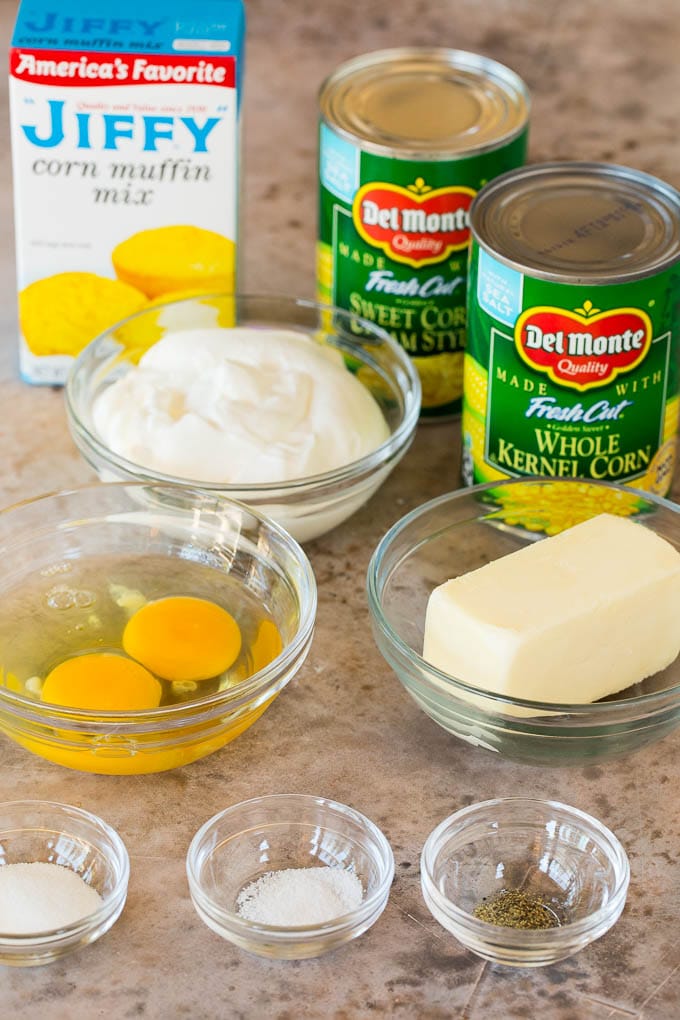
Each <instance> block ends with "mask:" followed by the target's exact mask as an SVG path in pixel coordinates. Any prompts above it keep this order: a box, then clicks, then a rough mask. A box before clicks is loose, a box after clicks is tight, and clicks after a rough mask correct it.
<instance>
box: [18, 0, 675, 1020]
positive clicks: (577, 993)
mask: <svg viewBox="0 0 680 1020" xmlns="http://www.w3.org/2000/svg"><path fill="white" fill-rule="evenodd" d="M247 7H248V15H249V31H248V66H247V96H246V102H245V120H244V145H245V158H244V175H243V180H244V194H243V197H244V201H243V215H242V226H243V234H244V243H243V273H242V283H243V289H245V290H249V291H274V292H285V293H295V294H299V295H309V296H311V295H312V294H313V291H314V276H313V273H314V269H313V240H314V236H315V229H316V228H315V218H316V183H315V174H316V168H315V147H316V142H315V138H316V134H315V132H316V126H315V122H316V92H317V88H318V85H319V83H320V82H321V80H322V79H323V78H324V76H325V75H326V74H327V73H328V72H329V71H330V70H332V69H333V68H334V67H335V66H336V65H337V64H338V63H339V62H340V61H341V60H343V59H345V58H348V57H350V56H352V55H355V54H358V53H361V52H363V51H366V50H371V49H376V48H381V47H384V46H395V45H402V44H405V43H424V44H427V43H432V44H446V45H450V46H454V47H459V48H463V49H470V50H474V51H478V52H480V53H484V54H487V55H489V56H492V57H495V58H497V59H500V60H501V61H503V62H505V63H507V64H510V65H511V66H513V67H514V68H515V69H516V70H517V71H518V72H519V73H520V74H521V75H522V76H523V77H524V78H525V79H526V81H527V82H528V84H529V86H530V88H531V90H532V92H533V96H534V109H533V127H532V134H531V142H530V158H531V160H532V161H539V160H546V159H553V158H555V159H563V158H564V159H571V158H584V159H606V160H612V161H618V162H623V163H628V164H630V165H632V166H634V167H638V168H640V169H643V170H647V171H651V172H653V173H656V174H658V175H659V176H661V177H664V178H666V179H667V180H669V181H670V182H671V183H673V184H675V185H676V186H678V185H680V131H679V126H680V101H679V99H678V97H679V96H680V62H679V61H678V53H679V52H680V33H679V32H678V28H677V25H678V13H679V12H678V3H677V0H650V2H648V3H644V4H643V3H640V2H639V0H637V2H636V0H613V2H611V3H600V4H598V3H593V2H591V0H571V2H570V3H563V2H556V0H486V2H485V3H483V4H482V3H479V2H476V0H457V2H456V3H453V0H429V2H427V3H426V2H423V0H412V2H409V3H407V2H406V0H372V2H371V3H370V4H356V3H349V2H347V0H345V2H341V0H325V2H322V3H317V4H313V3H311V2H309V0H250V2H248V4H247ZM15 8H16V5H15V3H14V0H0V38H1V39H2V45H3V48H5V47H6V45H7V41H8V38H9V34H10V29H11V23H12V21H13V17H14V12H15ZM1 90H2V94H3V95H2V100H1V101H0V118H1V120H0V132H1V137H2V141H3V144H2V146H1V147H0V216H1V221H0V222H1V224H2V230H1V231H0V259H1V261H0V270H1V271H0V338H1V345H0V407H1V408H2V413H1V414H0V454H1V456H0V504H3V505H4V504H8V503H10V502H12V501H14V500H18V499H22V498H25V497H29V496H33V495H37V494H39V493H41V492H44V491H46V490H49V489H55V488H63V487H68V486H71V485H73V484H76V483H79V482H83V481H86V480H89V479H90V478H91V477H92V476H91V474H90V471H89V469H88V468H87V467H86V466H85V465H84V464H83V463H82V462H81V461H80V460H79V458H78V455H77V454H76V451H75V449H74V447H73V445H72V443H71V440H70V438H69V436H68V433H67V429H66V423H65V418H64V411H63V403H62V394H61V392H59V391H54V390H50V389H35V388H30V387H28V386H26V385H24V384H22V383H20V382H19V381H18V379H17V371H16V354H15V328H16V314H15V303H14V298H15V295H14V277H13V251H12V247H11V244H12V236H11V182H10V154H9V144H8V132H7V119H6V97H5V93H6V85H5V82H4V81H3V82H2V84H1ZM457 479H458V435H457V427H456V425H455V424H448V425H440V426H429V427H425V428H421V429H420V432H419V434H418V436H417V439H416V442H415V445H414V447H413V449H412V450H411V451H410V453H409V454H408V456H407V457H406V459H405V460H404V461H403V462H402V464H401V465H400V466H399V467H398V468H397V470H396V471H395V472H394V474H393V475H392V477H391V478H390V479H389V481H388V483H387V484H386V485H385V487H384V488H383V490H382V491H381V492H380V493H379V494H378V496H377V497H375V498H374V499H373V501H372V502H371V503H370V504H369V505H368V506H367V507H366V508H364V509H363V510H362V511H361V512H360V513H359V514H357V515H356V517H355V518H354V519H353V520H351V521H350V522H349V523H347V524H346V525H344V526H343V527H341V528H339V529H338V530H337V531H336V532H335V533H334V534H332V535H329V536H327V537H325V538H323V539H320V540H318V541H317V542H315V543H312V544H311V545H310V546H309V549H308V551H309V555H310V557H311V560H312V563H313V566H314V569H315V571H316V575H317V578H318V582H319V614H318V627H317V633H316V637H315V641H314V645H313V648H312V651H311V654H310V657H309V659H308V661H307V663H306V665H305V666H304V668H303V670H302V671H301V672H300V674H299V676H298V677H297V678H296V679H295V681H294V682H293V683H292V684H291V685H290V687H289V688H288V689H287V690H286V691H285V692H284V694H283V695H282V696H281V697H280V698H279V699H278V701H277V702H276V703H275V704H274V705H273V706H272V707H271V708H270V709H269V711H268V712H267V713H266V714H265V715H264V716H263V718H262V719H261V720H260V721H259V722H258V723H257V725H256V726H254V727H253V729H252V730H250V731H249V732H248V733H247V734H245V735H244V736H242V737H241V738H240V739H239V740H238V741H236V742H235V743H234V744H233V745H231V746H229V747H227V748H225V749H224V750H223V751H221V752H219V753H217V754H215V755H213V756H212V757H210V758H208V759H206V760H204V761H202V762H198V763H196V764H194V765H192V766H189V767H187V768H184V769H181V770H178V771H175V772H171V773H166V774H162V775H158V776H149V777H144V776H142V777H136V778H134V777H133V778H110V777H97V776H89V775H81V774H78V773H71V772H68V771H65V770H62V769H60V768H59V767H57V766H54V765H51V764H49V763H46V762H42V761H40V760H38V759H36V758H33V757H31V756H29V755H28V754H27V753H26V752H24V751H22V750H20V749H18V748H15V747H14V746H13V745H11V744H10V743H9V742H7V741H6V740H2V741H1V742H0V799H3V800H5V799H14V798H20V797H41V798H48V799H54V800H63V801H67V802H71V803H73V804H80V805H83V806H85V807H87V808H89V809H91V810H93V811H95V812H97V813H99V814H101V815H102V816H103V817H104V818H106V819H107V820H109V821H110V822H111V823H112V824H113V825H115V826H116V827H117V828H118V829H119V831H120V832H121V834H122V836H123V838H124V839H125V841H126V843H127V846H128V848H129V851H130V856H131V864H132V872H131V881H130V889H129V899H128V904H127V907H126V909H125V911H124V913H123V915H122V917H121V919H120V920H119V922H118V923H117V924H116V926H115V927H114V928H113V929H112V930H111V932H109V934H108V935H107V936H105V937H104V938H103V939H101V940H100V941H99V942H98V943H97V944H95V945H94V946H91V947H89V948H87V949H85V950H83V951H81V952H79V953H78V954H76V955H73V956H71V957H69V958H67V959H65V960H63V961H62V962H58V963H56V964H53V965H51V966H49V967H46V968H43V969H36V970H10V969H3V970H2V971H1V972H0V1016H2V1017H13V1018H15V1020H36V1018H40V1020H80V1018H93V1017H107V1018H110V1017H115V1018H127V1017H147V1018H154V1020H155V1018H164V1020H174V1018H188V1020H209V1018H214V1017H228V1018H231V1017H233V1018H264V1017H276V1018H280V1020H298V1018H317V1017H320V1018H324V1017H328V1018H334V1020H350V1018H364V1017H366V1018H369V1017H376V1016H385V1017H395V1018H433V1020H434V1018H437V1020H438V1018H445V1017H461V1018H466V1020H482V1018H483V1020H508V1018H526V1017H533V1016H535V1017H543V1016H545V1017H549V1018H551V1020H605V1018H614V1020H616V1018H619V1020H632V1018H638V1020H641V1018H644V1020H675V1018H677V1017H678V1016H679V1015H680V947H679V942H678V939H677V937H676V932H677V928H678V923H679V918H680V893H679V886H680V861H679V859H678V854H679V851H678V847H679V846H680V800H679V799H678V789H680V732H679V733H677V734H676V735H675V736H671V737H669V738H667V739H666V740H665V741H663V742H662V743H660V744H658V745H657V746H655V747H652V748H650V749H648V750H645V751H642V752H641V753H639V754H637V755H636V756H635V757H634V758H632V759H631V760H629V761H624V762H618V763H613V764H611V765H603V766H600V767H589V768H575V769H573V770H559V771H558V770H538V769H532V768H529V767H523V766H517V765H510V764H508V763H507V762H503V761H500V760H498V759H497V758H495V757H494V756H493V755H490V754H487V753H486V752H483V751H475V750H472V749H471V748H469V747H468V746H466V745H464V744H461V743H459V742H457V741H456V740H455V739H453V738H452V737H450V736H448V735H447V734H446V733H445V732H444V731H443V730H440V729H439V728H438V727H437V726H436V725H435V724H434V723H432V722H430V721H429V720H428V719H427V718H426V717H425V716H424V715H423V714H422V713H421V712H420V711H419V710H418V709H417V708H416V706H415V705H414V704H413V703H412V702H411V700H410V699H409V698H408V696H407V695H406V693H405V692H404V691H403V690H402V688H401V687H400V685H399V684H398V683H397V681H396V679H395V678H394V676H393V675H392V674H391V672H390V670H389V669H388V667H387V666H386V665H385V663H384V662H383V661H382V659H381V657H380V655H379V654H378V652H377V650H376V649H375V647H374V644H373V641H372V638H371V635H370V631H369V626H368V616H367V608H366V601H365V597H364V575H365V570H366V566H367V563H368V559H369V556H370V553H371V551H372V550H373V548H374V546H375V544H376V543H377V541H378V539H379V538H380V536H381V535H382V534H383V532H384V531H385V529H386V528H387V527H388V526H389V525H390V524H391V523H393V522H394V521H395V520H396V519H397V518H398V517H400V516H401V514H402V513H403V512H404V511H406V510H408V509H409V508H411V507H413V506H415V505H417V504H418V503H420V502H421V501H423V500H425V499H428V498H430V497H432V496H435V495H438V494H439V493H441V492H444V491H446V490H449V489H451V488H454V487H455V486H456V485H457ZM674 494H675V497H676V498H679V497H680V478H679V479H677V480H676V484H675V487H674ZM284 791H304V792H309V793H315V794H321V795H325V796H329V797H333V798H336V799H338V800H341V801H344V802H346V803H348V804H352V805H353V806H354V807H356V808H358V809H359V810H361V811H363V812H365V813H366V814H367V815H369V816H370V817H371V818H372V819H374V821H375V822H377V823H378V824H379V825H380V826H381V827H382V828H383V829H384V831H385V833H386V834H387V836H388V838H389V839H390V841H391V843H392V846H393V848H394V853H395V858H396V865H397V866H396V878H395V882H394V886H393V889H392V894H391V897H390V900H389V903H388V906H387V909H386V910H385V913H384V914H383V916H382V918H381V919H380V920H379V922H378V923H377V924H376V925H375V927H374V928H373V929H371V930H370V931H369V932H368V933H367V934H365V935H364V936H363V937H362V938H361V939H359V940H358V941H356V942H354V943H353V944H351V945H349V946H347V947H345V948H343V949H341V950H339V951H337V952H335V953H333V954H331V955H329V956H326V957H323V958H321V959H319V960H316V961H310V962H304V963H274V962H265V961H262V960H259V959H256V958H252V957H249V956H247V955H245V954H244V953H242V952H240V951H239V950H237V949H235V948H232V947H231V946H230V945H229V944H228V943H225V942H222V941H221V940H220V939H219V938H218V937H217V936H216V935H214V934H213V933H212V932H211V931H209V930H208V929H207V928H206V927H205V926H204V925H203V924H202V922H201V921H200V920H199V918H198V917H197V915H196V914H195V913H194V910H193V908H192V905H191V902H190V900H189V895H188V889H187V884H186V880H185V872H184V857H185V853H186V850H187V847H188V844H189V842H190V839H191V837H192V835H193V833H194V832H195V830H196V829H197V828H198V826H199V825H200V824H201V823H202V822H203V821H205V820H206V819H207V818H208V817H210V816H211V815H212V814H213V813H214V812H216V811H218V810H220V809H221V808H223V807H225V806H227V805H228V804H231V803H234V802H236V801H238V800H241V799H244V798H246V797H252V796H255V795H258V794H262V793H271V792H284ZM520 791H524V792H531V793H534V794H537V795H548V796H556V797H559V798H560V799H562V800H565V801H566V802H568V803H571V804H574V805H576V806H578V807H580V808H583V809H584V810H586V811H590V812H592V813H594V814H596V815H597V816H598V817H600V818H601V819H602V820H603V821H604V822H605V823H606V824H608V825H609V826H610V827H611V828H613V829H614V830H615V832H616V833H617V834H618V835H619V837H620V839H621V840H622V842H623V843H624V845H625V847H626V848H627V850H628V853H629V856H630V860H631V866H632V883H631V888H630V894H629V899H628V904H627V906H626V909H625V912H624V914H623V916H622V918H621V920H620V922H619V923H618V925H617V926H616V927H615V928H614V929H613V930H612V931H611V932H610V933H609V934H608V935H606V936H605V937H604V938H602V939H601V940H600V941H599V942H597V943H595V944H593V945H592V946H590V947H589V948H588V949H586V950H585V951H583V952H582V953H581V954H579V955H578V956H576V957H574V958H572V959H570V960H568V961H567V962H565V963H563V964H560V965H557V966H554V967H549V968H545V969H542V970H538V971H521V970H520V971H513V970H506V969H499V968H495V967H493V966H490V965H488V964H485V963H483V962H482V961H481V960H479V959H478V958H476V957H475V956H472V955H471V954H469V953H468V952H466V951H465V950H464V949H463V948H462V947H461V946H460V945H459V944H458V943H457V942H456V941H455V940H454V939H453V938H452V937H451V936H449V935H448V934H447V933H446V932H445V931H444V930H443V929H442V928H440V927H439V926H438V924H437V923H436V922H435V921H434V920H433V919H432V917H431V916H430V915H429V914H428V911H427V909H426V907H425V905H424V903H423V901H422V899H421V895H420V884H419V874H418V859H419V853H420V849H421V846H422V843H423V841H424V839H425V837H426V836H427V834H428V832H429V831H430V830H431V829H432V828H433V826H434V825H435V824H436V823H437V822H439V821H440V820H441V819H442V818H444V817H445V816H446V815H448V814H449V813H451V812H452V811H453V810H455V809H456V808H458V807H460V806H461V805H463V804H467V803H470V802H472V801H476V800H481V799H485V798H488V797H493V796H503V795H508V794H513V793H517V792H520Z"/></svg>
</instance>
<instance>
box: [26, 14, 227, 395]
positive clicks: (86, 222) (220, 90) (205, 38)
mask: <svg viewBox="0 0 680 1020" xmlns="http://www.w3.org/2000/svg"><path fill="white" fill-rule="evenodd" d="M244 30H245V15H244V9H243V4H242V2H241V0H144V2H143V3H140V2H139V0H115V2H114V0H59V2H58V3H57V2H54V0H22V2H21V4H20V7H19V12H18V15H17V21H16V25H15V30H14V36H13V39H12V45H11V50H10V112H11V125H12V157H13V167H14V192H15V225H16V243H17V278H18V290H19V325H20V332H21V337H20V358H19V364H20V372H21V375H22V377H23V378H24V379H25V380H26V381H28V382H32V383H47V384H51V383H61V382H63V381H64V380H65V378H66V375H67V373H68V369H69V366H70V364H71V362H72V360H73V356H74V355H76V354H78V352H79V351H80V350H82V348H83V347H84V346H85V345H86V344H87V343H88V342H89V341H90V340H92V339H93V338H94V337H95V336H97V335H98V334H99V333H100V332H102V331H103V330H104V329H106V328H107V327H109V326H110V325H112V324H113V323H114V322H116V321H118V320H119V319H122V318H124V317H125V316H127V315H130V314H131V313H133V312H135V311H137V310H138V309H140V308H143V307H145V306H146V305H148V304H149V303H152V302H161V301H163V300H168V299H170V298H171V297H177V296H180V295H181V294H185V293H187V292H189V293H197V292H200V291H218V290H226V291H233V290H234V287H235V271H236V243H237V205H238V202H237V192H238V165H239V160H238V151H239V108H240V96H241V82H242V74H243V45H244Z"/></svg>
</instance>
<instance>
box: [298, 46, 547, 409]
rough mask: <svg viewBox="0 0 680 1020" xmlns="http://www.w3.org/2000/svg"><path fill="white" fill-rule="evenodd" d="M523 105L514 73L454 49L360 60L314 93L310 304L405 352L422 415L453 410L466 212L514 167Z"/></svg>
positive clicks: (461, 339) (522, 134) (458, 388)
mask: <svg viewBox="0 0 680 1020" xmlns="http://www.w3.org/2000/svg"><path fill="white" fill-rule="evenodd" d="M528 106H529V103H528V96H527V90H526V86H525V85H524V83H523V82H522V81H521V79H520V78H518V77H517V75H516V74H515V73H514V72H513V71H510V70H509V69H508V68H506V67H504V66H503V65H501V64H498V63H496V62H495V61H493V60H489V59H486V58H484V57H480V56H477V55H476V54H473V53H465V52H462V51H458V50H447V49H428V48H420V47H412V48H407V49H396V50H382V51H379V52H377V53H369V54H366V55H364V56H361V57H358V58H356V59H354V60H351V61H349V62H348V63H346V64H343V65H342V66H341V67H340V68H338V70H337V71H336V72H335V73H334V74H332V75H331V77H330V78H329V79H328V80H327V81H326V82H325V84H324V85H323V86H322V89H321V95H320V107H321V127H320V138H319V175H320V215H319V246H318V262H317V265H318V291H319V298H320V300H322V301H326V302H328V303H330V304H333V305H336V306H338V307H340V308H345V309H347V310H349V311H350V312H355V313H356V314H357V315H358V316H361V317H363V318H364V319H370V320H371V321H373V322H375V323H377V324H378V325H379V326H382V327H383V328H384V329H386V330H387V331H388V332H389V333H391V334H392V335H393V336H394V338H395V339H396V340H398V341H399V342H400V343H401V345H402V346H403V347H404V348H405V350H407V351H408V353H409V354H410V355H411V356H412V357H413V358H414V361H415V363H416V365H417V368H418V371H419V374H420V378H421V382H422V386H423V417H431V418H432V417H436V418H441V417H443V416H449V415H451V414H453V413H456V412H457V411H459V410H460V398H461V393H462V376H463V347H464V343H465V315H466V309H465V290H466V277H467V256H468V248H469V240H470V229H469V210H470V206H471V204H472V201H473V199H474V197H475V195H476V193H477V192H478V191H479V189H480V188H481V187H482V186H483V185H484V184H485V183H486V182H487V181H490V180H491V179H492V178H493V177H496V176H497V175H498V174H502V173H504V172H505V171H507V170H510V169H512V168H513V167H517V166H520V165H521V164H522V163H523V162H524V158H525V153H526V139H527V117H528ZM357 331H358V332H359V331H360V327H359V325H357Z"/></svg>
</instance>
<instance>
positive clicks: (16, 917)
mask: <svg viewBox="0 0 680 1020" xmlns="http://www.w3.org/2000/svg"><path fill="white" fill-rule="evenodd" d="M102 903H103V900H102V898H101V896H100V895H99V893H98V892H97V890H96V889H93V888H92V886H91V885H88V884H87V882H86V881H85V880H84V879H83V878H81V877H80V875H78V874H76V872H75V871H71V869H70V868H65V867H63V866H62V865H61V864H48V863H47V862H43V861H32V862H30V863H19V864H5V865H3V866H2V867H0V932H2V934H3V935H34V934H37V933H38V932H46V931H54V930H57V929H61V928H65V927H66V926H67V925H69V924H73V923H74V922H75V921H81V920H82V919H83V918H84V917H87V916H88V914H93V913H94V911H95V910H97V909H98V908H99V907H101V905H102Z"/></svg>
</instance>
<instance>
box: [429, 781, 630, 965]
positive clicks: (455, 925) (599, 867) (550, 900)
mask: <svg viewBox="0 0 680 1020" xmlns="http://www.w3.org/2000/svg"><path fill="white" fill-rule="evenodd" d="M420 876H421V887H422V893H423V899H424V900H425V903H426V905H427V907H428V909H429V910H430V912H431V913H432V915H433V917H435V918H436V920H437V921H439V923H440V924H441V925H442V926H443V927H444V928H446V929H447V931H449V932H451V934H452V935H454V936H455V937H456V938H457V939H458V941H459V942H461V943H462V944H463V945H464V946H465V947H466V948H467V949H469V950H470V951H471V952H473V953H476V954H477V955H478V956H481V957H483V958H484V959H485V960H490V961H491V962H492V963H500V964H504V965H505V966H508V967H543V966H546V965H548V964H552V963H557V962H558V961H559V960H564V959H566V958H567V957H569V956H572V955H573V954H574V953H577V952H579V951H580V950H581V949H584V948H585V947H586V946H587V945H589V944H590V943H591V942H593V941H594V940H595V939H598V938H600V937H601V936H602V935H604V934H605V933H606V932H607V931H609V929H610V928H611V927H612V926H613V925H614V924H615V923H616V921H617V920H618V919H619V917H620V916H621V912H622V911H623V908H624V905H625V902H626V895H627V892H628V883H629V879H630V866H629V864H628V857H627V856H626V852H625V850H624V849H623V847H622V846H621V843H620V842H619V840H618V839H617V837H616V836H615V835H614V833H613V832H611V831H610V830H609V829H608V828H607V827H606V826H605V825H603V824H602V822H600V821H598V819H597V818H593V817H592V816H591V815H588V814H586V812H585V811H580V810H579V809H578V808H575V807H570V806H569V805H567V804H561V803H559V802H557V801H552V800H540V799H538V798H532V797H506V798H499V799H496V800H487V801H482V802H480V803H477V804H471V805H469V806H468V807H464V808H462V809H461V810H460V811H456V812H455V813H454V814H453V815H451V816H450V817H449V818H445V819H444V821H443V822H441V823H440V824H439V825H438V826H437V827H436V828H435V829H434V830H433V831H432V832H431V833H430V835H429V836H428V838H427V840H426V841H425V845H424V846H423V850H422V854H421V860H420Z"/></svg>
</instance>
